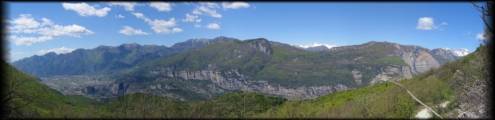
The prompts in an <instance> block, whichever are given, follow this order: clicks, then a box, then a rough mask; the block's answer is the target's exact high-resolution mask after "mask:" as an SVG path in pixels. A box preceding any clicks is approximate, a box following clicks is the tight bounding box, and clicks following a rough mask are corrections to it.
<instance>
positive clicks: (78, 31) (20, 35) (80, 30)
mask: <svg viewBox="0 0 495 120" xmlns="http://www.w3.org/2000/svg"><path fill="white" fill-rule="evenodd" d="M8 34H9V39H10V40H11V41H13V42H14V44H15V45H27V46H29V45H32V44H35V43H40V42H45V41H48V40H52V39H54V38H56V37H61V36H69V37H80V36H81V35H88V34H93V32H92V31H90V30H88V29H86V28H85V27H83V26H80V25H76V24H72V25H57V24H55V23H53V22H52V21H51V20H50V19H48V18H42V19H41V20H36V19H34V18H33V17H32V16H31V15H30V14H21V15H19V17H18V18H15V19H14V20H10V21H9V24H8Z"/></svg>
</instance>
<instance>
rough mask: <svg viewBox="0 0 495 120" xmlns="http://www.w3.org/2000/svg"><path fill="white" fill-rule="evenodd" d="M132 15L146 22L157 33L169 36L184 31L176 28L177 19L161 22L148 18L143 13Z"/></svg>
mask: <svg viewBox="0 0 495 120" xmlns="http://www.w3.org/2000/svg"><path fill="white" fill-rule="evenodd" d="M132 14H133V15H134V16H136V17H137V18H139V19H142V20H143V21H144V22H146V23H148V25H150V26H151V29H152V30H153V31H154V32H155V33H165V34H168V33H177V32H182V31H183V30H182V29H181V28H178V27H176V26H177V24H176V21H175V18H170V19H169V20H161V19H154V20H151V19H150V18H148V17H146V16H145V15H144V14H143V13H139V12H134V13H132Z"/></svg>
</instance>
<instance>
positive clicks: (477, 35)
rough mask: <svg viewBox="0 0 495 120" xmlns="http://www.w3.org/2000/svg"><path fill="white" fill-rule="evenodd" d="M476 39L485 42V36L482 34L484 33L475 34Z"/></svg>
mask: <svg viewBox="0 0 495 120" xmlns="http://www.w3.org/2000/svg"><path fill="white" fill-rule="evenodd" d="M476 39H478V40H486V34H484V33H478V34H476Z"/></svg>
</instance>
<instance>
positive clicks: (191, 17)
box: [182, 13, 201, 23]
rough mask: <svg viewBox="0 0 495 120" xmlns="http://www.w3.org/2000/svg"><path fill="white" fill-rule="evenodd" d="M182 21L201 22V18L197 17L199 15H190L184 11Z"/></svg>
mask: <svg viewBox="0 0 495 120" xmlns="http://www.w3.org/2000/svg"><path fill="white" fill-rule="evenodd" d="M182 21H184V22H190V23H193V22H195V23H199V22H201V18H199V16H197V15H191V14H189V13H186V18H185V19H183V20H182Z"/></svg>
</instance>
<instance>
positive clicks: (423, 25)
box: [416, 17, 435, 30]
mask: <svg viewBox="0 0 495 120" xmlns="http://www.w3.org/2000/svg"><path fill="white" fill-rule="evenodd" d="M416 29H418V30H433V29H435V23H434V21H433V18H431V17H421V18H419V19H418V25H417V26H416Z"/></svg>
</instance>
